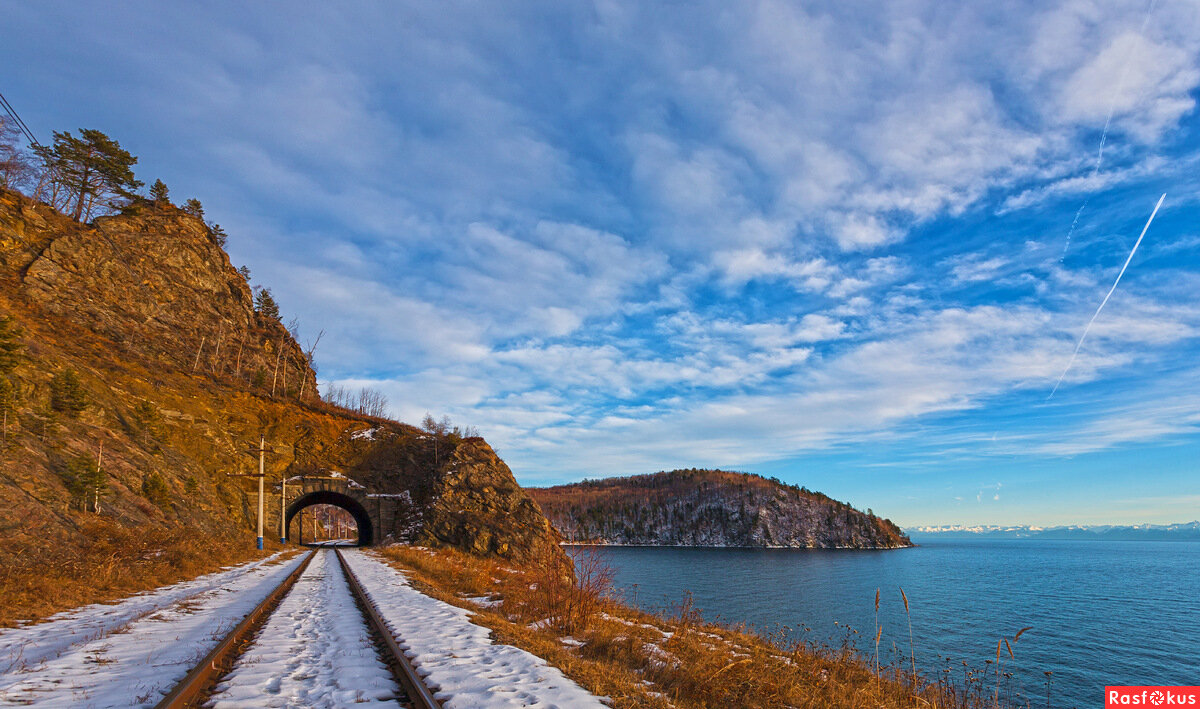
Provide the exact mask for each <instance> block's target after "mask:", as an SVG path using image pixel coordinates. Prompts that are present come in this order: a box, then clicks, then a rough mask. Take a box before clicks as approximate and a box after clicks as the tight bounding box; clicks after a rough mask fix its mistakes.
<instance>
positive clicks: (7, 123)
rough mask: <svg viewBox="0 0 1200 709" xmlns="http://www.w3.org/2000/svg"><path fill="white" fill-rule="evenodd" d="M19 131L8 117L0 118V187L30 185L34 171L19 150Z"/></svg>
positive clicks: (8, 187)
mask: <svg viewBox="0 0 1200 709" xmlns="http://www.w3.org/2000/svg"><path fill="white" fill-rule="evenodd" d="M20 140H21V129H20V128H18V127H17V124H16V122H15V121H13V120H12V119H11V118H9V117H8V116H0V187H3V188H5V189H9V190H15V189H19V188H21V187H24V186H26V185H28V184H30V183H31V182H32V181H33V180H34V178H35V174H36V171H35V170H34V169H33V163H32V162H31V161H30V159H29V155H28V153H26V152H25V151H24V150H22V149H21V146H20Z"/></svg>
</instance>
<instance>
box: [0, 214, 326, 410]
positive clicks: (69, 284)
mask: <svg viewBox="0 0 1200 709" xmlns="http://www.w3.org/2000/svg"><path fill="white" fill-rule="evenodd" d="M10 195H11V193H10ZM10 199H11V197H10ZM22 211H23V215H24V217H25V218H23V219H22V218H19V217H18V218H11V217H10V219H8V220H7V221H8V222H9V223H10V224H13V225H14V227H15V226H16V225H18V224H19V225H20V227H19V228H20V232H21V236H22V238H21V239H19V240H18V239H13V240H12V242H11V244H12V245H16V244H17V243H20V242H24V243H25V244H34V245H36V247H35V248H33V249H29V248H26V249H10V251H9V260H11V261H13V263H12V264H11V266H12V267H13V268H14V269H15V270H16V271H17V272H18V273H19V274H20V277H21V280H22V285H23V291H24V295H25V297H27V298H28V299H29V300H31V301H32V302H33V303H34V304H35V305H36V306H37V307H38V308H40V309H42V310H44V311H46V312H49V313H52V314H54V315H57V316H59V317H62V318H64V319H66V320H68V321H70V322H73V323H75V324H77V325H80V326H82V327H86V328H88V329H90V330H93V331H95V332H96V333H97V334H100V335H102V336H104V337H105V338H106V339H108V340H110V341H111V342H113V343H115V344H116V345H117V346H118V347H119V348H120V350H121V352H122V354H123V355H124V356H127V357H136V358H138V359H140V360H143V361H149V362H153V363H155V364H159V365H167V366H170V367H172V368H176V369H181V370H183V371H196V372H205V373H211V374H218V375H224V376H232V377H239V378H240V377H246V378H249V379H251V380H252V379H254V378H255V377H257V378H258V382H259V384H260V385H262V386H265V385H266V384H267V383H271V384H274V388H275V389H276V392H277V393H283V394H285V395H286V394H287V393H288V392H290V393H291V395H292V396H293V397H295V398H304V397H306V396H307V397H310V398H311V397H314V396H315V392H316V376H315V374H314V372H313V371H312V369H311V368H310V367H309V365H308V359H307V358H306V357H305V354H304V352H303V351H302V350H301V348H300V346H299V345H298V344H297V343H296V342H295V341H294V340H293V339H292V337H291V336H290V335H289V334H288V332H287V330H286V329H285V328H284V327H283V325H282V324H280V323H279V322H278V321H277V320H275V319H273V318H268V317H263V316H261V315H259V314H257V313H255V311H254V305H253V296H252V293H251V291H250V286H249V285H248V284H247V283H246V279H245V278H243V277H242V275H241V274H240V273H238V272H237V270H236V269H234V268H233V265H232V264H231V263H230V262H229V256H228V255H226V253H225V251H224V250H223V249H222V248H221V247H220V245H218V244H217V243H216V242H215V241H214V240H213V238H212V237H211V236H210V234H209V230H208V228H207V227H206V226H205V225H204V222H203V221H201V220H200V219H197V218H196V217H193V216H190V215H188V214H185V213H184V212H182V211H180V210H178V209H175V208H174V207H170V206H165V207H155V206H143V207H142V208H141V209H139V210H137V211H135V212H132V213H130V214H122V215H117V216H112V217H101V218H100V219H97V220H96V221H95V222H94V223H93V224H90V225H79V224H75V223H73V222H70V221H69V220H67V219H66V218H65V217H62V216H61V215H58V214H57V213H54V212H53V210H49V209H48V208H46V207H42V208H40V209H39V208H38V207H36V206H30V205H29V204H28V202H26V204H25V209H24V210H22ZM11 214H12V212H10V215H11ZM14 216H15V215H14ZM15 230H16V229H15V228H14V231H15Z"/></svg>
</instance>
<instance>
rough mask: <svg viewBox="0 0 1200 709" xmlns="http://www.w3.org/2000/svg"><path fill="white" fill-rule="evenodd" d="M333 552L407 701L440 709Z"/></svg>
mask: <svg viewBox="0 0 1200 709" xmlns="http://www.w3.org/2000/svg"><path fill="white" fill-rule="evenodd" d="M334 553H336V554H337V558H338V562H339V563H340V564H341V565H342V571H344V572H346V581H348V582H349V583H350V591H351V593H353V594H354V599H355V600H356V601H358V607H359V610H361V611H362V612H363V615H364V616H366V619H367V623H368V624H369V625H370V626H371V629H372V630H374V631H375V633H376V634H377V635H378V636H379V637H380V638H381V639H382V640H383V644H384V645H385V646H386V647H387V649H388V653H389V654H390V655H391V661H390V662H388V663H387V664H388V666H389V667H391V668H392V674H394V675H395V676H396V679H397V680H398V681H399V682H400V686H401V687H403V688H404V691H405V692H407V693H408V698H409V700H410V701H411V702H412V703H413V704H414V705H415V706H417V707H419V708H420V709H442V705H441V704H440V703H439V702H438V700H437V699H435V698H434V696H433V692H431V691H430V690H429V687H428V686H426V685H425V682H424V681H422V680H421V677H420V675H418V674H417V670H416V668H415V667H413V665H412V663H411V662H409V659H408V656H407V655H405V654H404V650H403V649H401V647H400V645H399V643H397V642H396V638H395V637H394V636H393V635H392V631H391V630H389V629H388V627H387V623H385V622H384V621H383V617H382V616H380V615H379V610H378V609H377V608H375V604H374V603H372V602H371V599H370V598H369V597H368V596H367V593H366V591H364V590H363V587H362V584H360V583H359V582H358V577H357V576H355V575H354V572H353V571H351V570H350V565H349V564H347V563H346V559H345V557H343V556H342V551H341V550H340V549H337V548H336V547H335V548H334ZM385 661H386V658H385Z"/></svg>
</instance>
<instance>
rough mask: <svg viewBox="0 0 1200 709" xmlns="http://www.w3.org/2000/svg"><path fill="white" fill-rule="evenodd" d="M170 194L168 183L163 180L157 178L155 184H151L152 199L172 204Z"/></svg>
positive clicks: (160, 202)
mask: <svg viewBox="0 0 1200 709" xmlns="http://www.w3.org/2000/svg"><path fill="white" fill-rule="evenodd" d="M169 194H170V191H169V190H168V189H167V185H166V183H164V182H163V181H162V180H155V181H154V184H153V185H151V186H150V199H152V200H154V201H155V202H158V203H159V204H170V200H169V199H168V195H169Z"/></svg>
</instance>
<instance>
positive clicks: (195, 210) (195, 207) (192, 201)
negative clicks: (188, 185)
mask: <svg viewBox="0 0 1200 709" xmlns="http://www.w3.org/2000/svg"><path fill="white" fill-rule="evenodd" d="M183 211H185V212H187V213H188V214H190V215H192V216H193V217H196V218H197V219H204V205H202V204H200V200H198V199H196V198H195V197H191V198H189V199H188V201H186V202H184V203H183Z"/></svg>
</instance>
